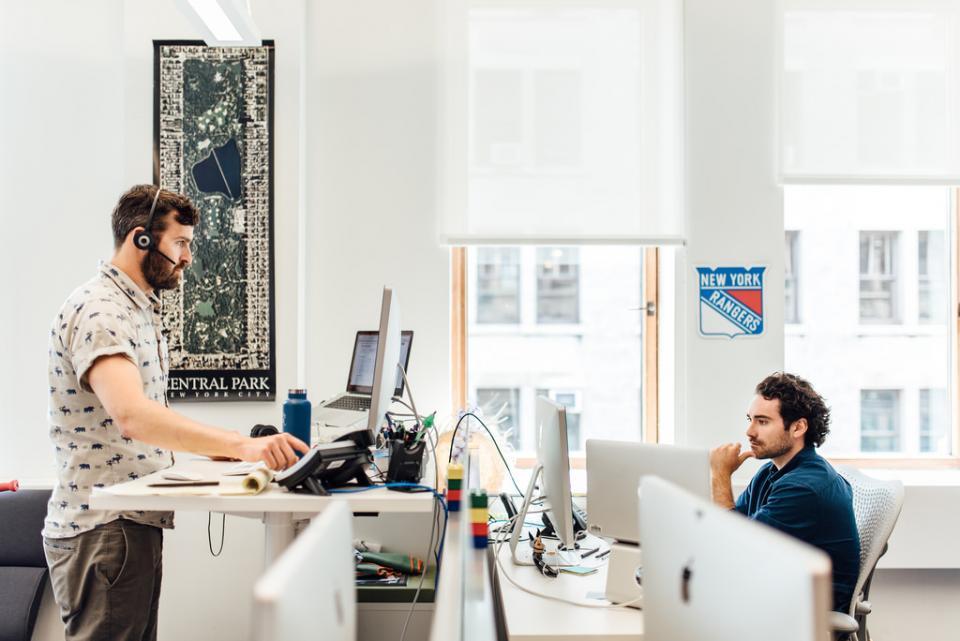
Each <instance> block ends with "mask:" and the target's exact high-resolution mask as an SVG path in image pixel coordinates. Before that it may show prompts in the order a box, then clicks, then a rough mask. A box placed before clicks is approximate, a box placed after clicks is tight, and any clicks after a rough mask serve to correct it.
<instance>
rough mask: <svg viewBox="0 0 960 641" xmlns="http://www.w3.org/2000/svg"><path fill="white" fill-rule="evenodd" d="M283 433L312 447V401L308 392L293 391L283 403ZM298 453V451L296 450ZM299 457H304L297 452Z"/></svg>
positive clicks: (302, 390)
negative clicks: (308, 398) (308, 396)
mask: <svg viewBox="0 0 960 641" xmlns="http://www.w3.org/2000/svg"><path fill="white" fill-rule="evenodd" d="M283 431H284V432H286V433H287V434H292V435H293V436H296V437H297V438H298V439H300V440H301V441H303V442H304V443H306V444H307V445H308V446H309V445H310V401H308V400H307V390H305V389H292V390H290V392H289V393H288V394H287V400H285V401H284V402H283ZM294 451H295V452H296V450H294ZM297 456H298V457H299V456H303V454H302V453H301V452H297Z"/></svg>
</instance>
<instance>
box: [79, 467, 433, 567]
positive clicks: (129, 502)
mask: <svg viewBox="0 0 960 641" xmlns="http://www.w3.org/2000/svg"><path fill="white" fill-rule="evenodd" d="M234 465H236V463H232V462H227V461H211V460H208V459H196V458H186V459H183V460H178V461H177V463H176V464H175V465H174V466H173V467H172V468H168V469H166V470H163V471H162V472H168V471H172V470H175V471H178V472H188V473H192V474H198V475H200V476H202V477H203V479H204V480H206V481H219V482H220V485H219V486H214V487H178V488H160V487H147V485H148V484H150V483H159V482H165V483H169V482H171V481H167V480H166V479H163V478H162V477H161V474H162V472H154V473H153V474H149V475H147V476H144V477H142V478H139V479H136V480H134V481H129V482H127V483H119V484H117V485H111V486H109V487H104V488H94V490H93V492H92V493H91V495H90V507H91V508H93V509H96V510H161V511H172V512H177V511H181V510H192V511H196V512H223V513H224V514H231V515H235V516H243V517H247V518H258V519H262V520H263V523H264V525H265V526H266V529H265V540H266V545H265V550H264V557H265V561H266V565H267V566H269V565H270V564H271V563H273V561H274V560H275V559H276V558H277V557H278V556H279V555H280V553H281V552H283V550H284V548H286V547H287V545H288V544H289V543H290V542H291V541H292V540H293V537H294V521H296V520H299V519H305V518H310V517H311V516H313V515H315V514H317V513H319V512H321V511H323V509H324V508H325V507H326V506H328V505H330V503H331V502H332V501H347V503H349V507H350V510H351V511H352V512H367V513H377V512H390V513H398V512H403V513H424V514H429V513H431V512H432V511H433V501H434V498H433V494H430V493H427V492H424V493H405V492H392V491H390V490H387V489H386V488H378V489H375V490H367V491H365V492H356V493H345V494H334V495H333V496H316V495H312V494H298V493H294V492H288V491H287V490H286V489H284V488H281V487H280V486H278V485H276V484H274V483H271V484H270V486H269V487H268V488H267V489H266V490H264V491H263V492H261V493H260V494H255V495H250V494H245V495H244V494H236V495H230V494H229V492H231V491H234V492H236V491H239V489H240V484H241V481H242V479H243V477H241V476H223V473H224V472H225V471H227V470H228V469H230V468H231V467H233V466H234Z"/></svg>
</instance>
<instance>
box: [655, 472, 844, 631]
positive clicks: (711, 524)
mask: <svg viewBox="0 0 960 641" xmlns="http://www.w3.org/2000/svg"><path fill="white" fill-rule="evenodd" d="M640 497H641V500H640V519H641V520H640V522H639V524H640V534H641V539H642V540H643V547H644V558H645V559H646V561H645V563H644V568H643V589H644V621H643V626H644V630H643V632H644V639H648V640H649V641H702V640H703V639H736V641H766V640H767V639H771V638H777V639H782V640H783V641H827V640H828V639H830V638H831V634H830V628H829V623H828V622H829V619H828V617H829V612H830V602H831V599H832V586H831V578H830V557H828V556H827V555H826V554H824V553H823V552H822V551H820V550H818V549H817V548H814V547H812V546H809V545H807V544H805V543H802V542H801V541H798V540H796V539H794V538H791V537H789V536H787V535H786V534H783V533H782V532H778V531H777V530H775V529H773V528H771V527H768V526H766V525H763V524H760V523H757V522H755V521H752V520H750V519H748V518H745V517H744V516H742V515H740V514H737V513H735V512H731V511H729V510H724V509H722V508H719V507H717V506H716V505H713V504H712V503H710V502H709V501H706V500H703V499H702V498H699V497H696V496H693V495H692V494H690V493H689V492H687V491H685V490H683V489H681V488H679V487H677V486H675V485H673V484H671V483H668V482H667V481H664V480H662V479H659V478H656V477H646V478H644V479H643V483H642V486H641V490H640Z"/></svg>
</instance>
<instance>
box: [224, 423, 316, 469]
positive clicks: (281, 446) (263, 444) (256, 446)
mask: <svg viewBox="0 0 960 641" xmlns="http://www.w3.org/2000/svg"><path fill="white" fill-rule="evenodd" d="M295 449H296V450H299V451H300V452H303V453H304V454H306V453H307V452H309V451H310V447H309V446H308V445H307V444H306V443H304V442H303V441H301V440H300V439H298V438H297V437H296V436H292V435H290V434H287V433H285V432H281V433H280V434H274V435H272V436H260V437H257V438H250V437H245V438H244V440H243V442H242V443H241V444H240V448H239V456H240V460H242V461H251V462H255V461H263V462H264V463H266V464H267V466H268V467H269V468H270V469H272V470H285V469H287V468H288V467H290V466H291V465H293V464H294V463H296V462H297V461H298V460H299V459H298V458H297V455H296V454H295V453H294V450H295Z"/></svg>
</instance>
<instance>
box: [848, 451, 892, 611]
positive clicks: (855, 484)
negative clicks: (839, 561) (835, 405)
mask: <svg viewBox="0 0 960 641" xmlns="http://www.w3.org/2000/svg"><path fill="white" fill-rule="evenodd" d="M837 472H838V473H839V474H840V475H841V476H842V477H843V478H845V479H847V482H848V483H850V489H851V490H852V491H853V513H854V517H855V518H856V521H857V531H858V533H859V534H860V574H859V576H857V585H856V587H855V588H854V590H853V599H852V600H851V601H850V613H849V614H850V616H854V615H855V614H856V607H857V602H858V601H859V600H860V595H861V593H862V592H863V586H864V584H865V583H866V582H867V579H868V578H869V577H870V573H871V572H873V568H874V566H876V564H877V561H878V560H879V559H880V555H881V554H883V548H884V546H885V545H886V543H887V539H889V538H890V534H891V533H892V532H893V526H894V525H896V523H897V518H898V517H899V516H900V509H901V508H902V507H903V483H901V482H900V481H882V480H880V479H876V478H873V477H871V476H867V475H866V474H864V473H862V472H861V471H860V470H857V469H855V468H852V467H847V466H840V467H837Z"/></svg>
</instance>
